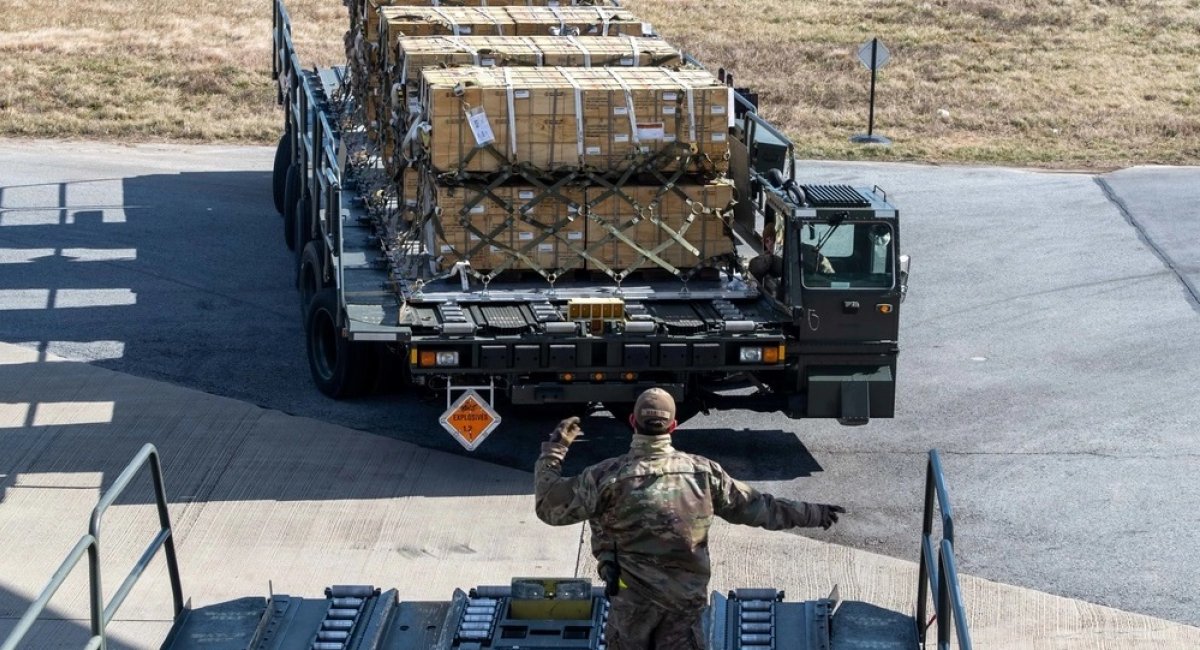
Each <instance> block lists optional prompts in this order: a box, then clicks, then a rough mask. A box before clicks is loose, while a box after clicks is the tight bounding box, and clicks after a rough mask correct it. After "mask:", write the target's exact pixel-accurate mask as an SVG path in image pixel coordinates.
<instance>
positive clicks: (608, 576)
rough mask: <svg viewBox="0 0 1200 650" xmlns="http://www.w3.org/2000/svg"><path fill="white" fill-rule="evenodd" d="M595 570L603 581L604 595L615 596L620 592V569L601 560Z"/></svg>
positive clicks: (613, 563) (612, 563) (610, 562)
mask: <svg viewBox="0 0 1200 650" xmlns="http://www.w3.org/2000/svg"><path fill="white" fill-rule="evenodd" d="M596 570H597V572H598V573H599V574H600V579H601V580H603V581H604V595H605V596H608V597H609V598H612V597H613V596H616V595H617V594H618V593H619V592H620V591H621V567H619V566H617V563H616V562H612V561H605V560H601V561H600V564H599V565H598V566H597V567H596Z"/></svg>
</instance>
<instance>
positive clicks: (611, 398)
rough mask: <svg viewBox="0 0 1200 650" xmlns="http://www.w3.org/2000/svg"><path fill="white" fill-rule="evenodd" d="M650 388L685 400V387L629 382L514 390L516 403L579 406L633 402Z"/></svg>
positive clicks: (546, 385)
mask: <svg viewBox="0 0 1200 650" xmlns="http://www.w3.org/2000/svg"><path fill="white" fill-rule="evenodd" d="M649 388H661V389H663V390H665V391H667V392H668V393H670V394H671V397H674V398H675V400H676V401H683V399H684V393H685V390H684V386H683V384H660V383H657V382H629V383H625V384H613V383H586V382H581V383H578V384H567V383H561V382H553V383H552V382H545V383H538V384H517V385H515V386H513V387H512V403H513V404H559V403H564V404H577V403H580V402H583V403H587V402H632V401H634V400H635V399H637V396H638V395H640V394H642V391H645V390H647V389H649Z"/></svg>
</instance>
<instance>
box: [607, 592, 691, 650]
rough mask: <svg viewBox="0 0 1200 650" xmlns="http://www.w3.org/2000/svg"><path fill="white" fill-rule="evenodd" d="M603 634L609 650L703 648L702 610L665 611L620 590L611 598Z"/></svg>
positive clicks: (685, 649)
mask: <svg viewBox="0 0 1200 650" xmlns="http://www.w3.org/2000/svg"><path fill="white" fill-rule="evenodd" d="M611 603H612V605H611V608H610V609H609V611H608V624H607V625H605V626H604V635H605V637H606V640H607V642H608V650H704V648H705V643H704V632H703V628H702V625H701V622H700V619H701V616H702V615H703V613H704V610H703V609H701V608H697V609H696V610H694V611H690V612H675V611H669V610H665V609H663V608H661V607H659V606H658V605H655V604H654V603H651V602H649V601H648V600H646V599H644V598H641V597H639V596H637V595H635V594H634V593H633V592H631V591H629V590H627V589H623V590H621V593H620V594H618V595H617V596H616V597H615V598H613V599H612V601H611Z"/></svg>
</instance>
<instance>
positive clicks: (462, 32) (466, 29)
mask: <svg viewBox="0 0 1200 650" xmlns="http://www.w3.org/2000/svg"><path fill="white" fill-rule="evenodd" d="M470 33H471V26H470V25H459V26H458V35H459V36H467V35H468V34H470Z"/></svg>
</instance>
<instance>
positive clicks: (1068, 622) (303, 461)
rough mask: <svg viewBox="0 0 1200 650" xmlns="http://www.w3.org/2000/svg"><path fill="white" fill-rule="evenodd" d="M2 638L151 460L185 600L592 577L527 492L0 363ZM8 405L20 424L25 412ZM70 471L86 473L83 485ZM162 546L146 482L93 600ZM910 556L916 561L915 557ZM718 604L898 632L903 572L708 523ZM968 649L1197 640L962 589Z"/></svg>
mask: <svg viewBox="0 0 1200 650" xmlns="http://www.w3.org/2000/svg"><path fill="white" fill-rule="evenodd" d="M0 372H2V373H3V378H4V381H3V382H0V386H3V390H2V391H0V403H2V404H4V405H6V407H5V409H4V411H3V412H0V430H3V434H2V435H0V459H3V464H2V465H0V474H2V475H3V479H0V480H2V481H3V482H2V483H0V486H2V487H3V491H2V492H0V548H4V549H6V552H5V553H4V554H3V555H2V556H0V635H3V634H5V633H6V631H7V630H9V629H11V626H12V625H13V623H14V622H15V619H16V618H18V617H19V616H20V615H21V613H22V612H23V611H24V609H25V607H26V606H27V605H28V603H29V602H31V601H32V600H33V599H34V598H35V597H36V595H37V593H38V592H39V591H40V589H41V587H42V585H43V584H44V583H45V581H46V579H47V577H48V576H49V575H50V574H51V573H52V572H53V570H54V568H55V567H56V566H57V565H58V563H59V562H60V561H61V558H62V557H63V556H64V555H65V554H66V552H67V550H68V549H69V548H70V547H71V546H72V545H73V543H74V541H75V540H76V539H77V538H78V536H79V535H80V534H81V533H82V532H83V531H84V530H85V529H86V522H87V517H88V513H89V512H90V509H91V508H92V506H94V504H95V501H96V499H97V498H98V497H99V495H100V493H101V492H102V491H103V490H104V489H106V488H107V486H108V485H109V484H110V483H111V481H112V480H113V478H114V477H115V476H116V475H117V474H118V473H119V472H120V470H121V469H122V468H123V466H124V465H125V464H126V462H128V459H129V458H131V457H132V456H133V454H134V453H136V451H137V449H138V448H140V446H141V445H142V444H143V443H144V442H153V443H154V444H155V445H156V446H157V447H158V448H159V450H160V452H161V453H162V457H163V469H164V475H165V477H166V483H167V487H168V491H169V492H168V494H169V496H170V499H171V502H172V507H171V514H172V517H173V523H174V529H175V536H176V539H177V549H178V554H179V561H180V566H181V573H182V580H183V585H184V592H185V595H186V597H188V598H190V599H191V601H192V603H193V604H194V605H196V606H203V605H207V604H213V603H217V602H224V601H228V600H232V599H234V598H237V597H240V596H247V595H265V594H266V593H268V591H269V590H272V589H273V590H274V592H276V593H293V594H298V595H317V594H319V593H320V590H321V589H322V588H323V587H324V586H326V585H329V584H335V583H336V584H355V583H368V584H375V585H377V586H385V587H386V586H396V587H397V588H398V589H399V592H400V597H401V598H403V599H441V598H446V597H448V596H449V594H450V593H451V592H452V591H453V589H454V588H455V587H467V586H471V585H475V584H496V583H504V582H506V581H507V580H508V578H510V577H511V576H513V575H530V574H533V575H568V576H569V575H583V576H589V577H590V576H592V575H594V569H593V566H592V564H591V561H590V558H589V553H588V551H587V549H586V539H587V535H586V531H585V530H584V526H583V525H577V526H565V527H557V528H556V527H550V526H546V525H544V524H542V523H541V522H539V521H537V519H536V518H535V517H534V516H533V514H532V498H531V497H530V495H529V492H530V489H531V477H530V475H529V474H528V473H527V472H520V471H516V470H512V469H507V468H503V467H498V466H496V465H494V464H489V463H485V462H482V461H478V460H474V459H469V458H462V457H458V456H451V455H448V454H443V453H440V452H435V451H429V450H426V449H422V448H420V447H417V446H415V445H411V444H408V443H404V442H400V441H396V440H391V439H388V438H384V437H381V436H375V435H371V434H367V433H362V432H359V431H354V430H350V429H345V428H343V427H338V426H336V425H330V424H325V423H321V422H317V421H314V420H310V419H307V418H299V417H294V416H288V415H284V414H281V413H278V412H275V411H269V410H265V409H262V408H258V407H256V406H253V405H250V404H246V403H244V402H240V401H237V400H233V399H229V398H224V397H218V396H214V395H210V394H206V393H201V392H198V391H194V390H190V389H186V388H181V387H178V386H173V385H170V384H167V383H165V382H158V381H153V380H147V379H141V378H137V377H133V376H130V375H127V374H122V373H116V372H113V371H109V370H105V369H102V368H98V367H95V366H94V365H89V364H84V363H78V362H69V361H65V360H62V359H61V358H59V357H55V356H53V355H48V356H45V357H44V358H38V359H31V358H30V355H29V353H28V351H27V350H26V349H23V348H20V347H17V346H12V345H8V344H3V343H0ZM13 405H24V408H20V407H14V406H13ZM80 470H82V471H80ZM156 527H157V520H156V515H155V509H154V505H153V497H152V493H151V491H150V489H149V480H148V479H145V480H142V481H140V482H138V483H135V484H134V487H133V488H131V489H130V491H129V492H128V493H127V495H126V496H124V497H122V498H121V499H119V500H118V501H117V503H116V505H114V506H113V507H112V508H111V509H110V510H109V512H108V514H107V515H106V517H105V519H104V522H103V525H102V527H101V548H102V549H103V554H102V566H103V569H104V576H105V577H104V581H105V582H104V583H105V584H106V585H107V589H106V591H107V592H108V593H109V594H111V591H112V588H113V586H115V585H116V584H118V583H119V582H120V580H121V579H122V578H123V576H124V573H125V572H126V571H127V568H128V567H129V566H131V565H132V563H133V561H134V559H135V558H136V557H137V556H138V555H139V554H140V553H141V551H142V549H144V547H145V545H146V544H147V543H148V541H149V540H150V538H151V537H152V536H153V534H154V531H155V529H156ZM914 546H915V544H914ZM713 548H714V549H715V562H714V579H713V585H712V586H713V588H714V589H717V590H727V589H731V588H735V587H739V586H767V585H771V586H776V587H778V588H782V589H784V590H786V591H787V593H788V594H789V596H790V598H792V599H805V598H814V597H820V596H824V595H825V594H827V593H829V591H830V589H831V588H832V586H833V585H834V584H837V585H840V592H841V595H842V597H843V598H844V599H847V600H862V601H867V602H870V603H873V604H875V605H878V606H881V607H886V608H890V609H893V610H895V611H898V612H903V613H910V612H911V611H912V608H913V606H914V602H915V585H916V582H917V570H916V565H915V564H914V563H913V562H906V561H902V560H895V559H892V558H888V557H885V556H881V555H877V554H873V553H867V552H863V551H858V550H855V549H852V548H849V547H845V546H839V545H835V544H829V543H826V542H821V541H816V540H813V539H809V538H806V537H804V536H800V535H794V534H787V533H768V532H765V531H757V530H752V529H748V528H741V527H736V526H731V525H727V524H724V523H723V522H718V524H717V525H716V526H715V527H714V533H713ZM85 574H86V571H83V570H80V571H77V572H76V573H75V575H74V576H73V578H72V580H70V581H69V582H68V583H67V584H66V585H65V586H64V588H63V590H62V591H61V592H60V594H61V595H60V596H59V597H58V598H57V599H55V600H54V601H53V602H52V610H51V617H52V618H55V619H58V620H54V621H49V622H47V623H45V624H44V625H43V626H42V627H39V628H35V634H36V636H33V637H30V639H31V641H32V642H31V644H30V646H29V647H36V648H55V647H78V643H79V639H80V638H82V637H83V636H84V635H85V634H86V632H85V630H86V627H87V622H86V608H87V599H86V577H85ZM168 584H169V583H168V580H167V576H166V570H165V563H164V562H163V561H162V560H161V556H160V558H159V559H157V560H156V561H155V564H154V566H153V567H152V568H151V570H150V571H148V572H147V574H146V576H145V577H144V578H143V580H142V581H141V582H140V583H139V584H138V586H137V588H136V589H135V590H134V591H133V593H132V595H131V597H130V600H128V601H127V602H126V604H125V606H124V607H123V608H122V609H121V610H120V611H119V614H118V622H117V624H115V625H114V627H113V630H112V633H113V638H114V644H113V647H116V648H156V647H158V642H160V641H161V639H162V637H163V635H164V634H165V632H166V630H167V629H169V619H170V616H171V608H170V591H169V588H168ZM962 587H963V592H964V594H965V597H966V599H967V602H968V603H969V612H970V614H969V619H970V625H971V627H972V630H973V632H974V640H975V642H976V644H977V647H980V648H1055V649H1059V650H1074V649H1075V648H1080V649H1083V648H1088V649H1104V648H1114V649H1115V648H1122V649H1129V648H1191V647H1196V646H1197V644H1200V629H1198V628H1193V627H1189V626H1185V625H1180V624H1178V623H1173V622H1169V621H1164V620H1159V619H1153V618H1150V617H1146V616H1142V615H1138V614H1130V613H1125V612H1120V611H1117V610H1114V609H1110V608H1106V607H1101V606H1096V605H1090V604H1087V603H1084V602H1081V601H1076V600H1070V599H1066V598H1061V597H1056V596H1051V595H1048V594H1042V593H1037V592H1033V591H1030V590H1027V589H1021V588H1018V587H1011V586H1006V585H1002V584H999V583H995V582H991V581H987V580H982V579H978V578H972V577H968V576H963V577H962Z"/></svg>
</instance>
